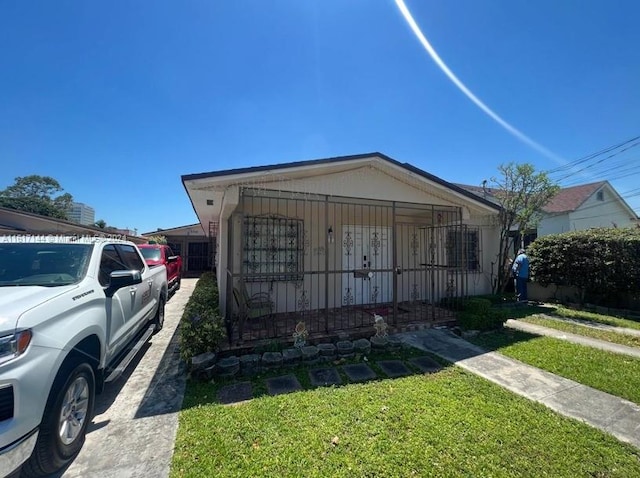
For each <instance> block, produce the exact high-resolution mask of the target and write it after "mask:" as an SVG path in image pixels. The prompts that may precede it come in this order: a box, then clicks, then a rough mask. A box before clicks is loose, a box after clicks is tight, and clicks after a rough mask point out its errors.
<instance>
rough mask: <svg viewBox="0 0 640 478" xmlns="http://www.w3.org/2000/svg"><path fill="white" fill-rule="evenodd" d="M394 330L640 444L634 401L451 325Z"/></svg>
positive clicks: (414, 343)
mask: <svg viewBox="0 0 640 478" xmlns="http://www.w3.org/2000/svg"><path fill="white" fill-rule="evenodd" d="M398 336H399V337H400V338H401V339H402V340H403V341H404V342H406V343H407V344H410V345H412V346H413V347H416V348H419V349H421V350H425V351H428V352H432V353H435V354H436V355H439V356H440V357H442V358H444V359H445V360H447V361H449V362H453V363H455V364H456V365H459V366H460V367H462V368H464V369H465V370H468V371H470V372H472V373H474V374H477V375H479V376H481V377H483V378H485V379H487V380H489V381H491V382H494V383H496V384H498V385H500V386H502V387H504V388H506V389H508V390H510V391H512V392H514V393H517V394H518V395H521V396H523V397H526V398H529V399H531V400H534V401H536V402H540V403H542V404H544V405H546V406H547V407H549V408H551V409H552V410H555V411H556V412H558V413H560V414H562V415H565V416H568V417H571V418H576V419H578V420H581V421H583V422H585V423H588V424H589V425H591V426H593V427H596V428H599V429H600V430H603V431H605V432H607V433H610V434H611V435H613V436H615V437H616V438H618V439H619V440H621V441H624V442H627V443H631V444H632V445H634V446H636V447H637V448H640V406H638V405H636V404H635V403H632V402H630V401H628V400H624V399H622V398H618V397H616V396H613V395H610V394H608V393H605V392H601V391H599V390H595V389H593V388H590V387H587V386H586V385H582V384H580V383H577V382H574V381H572V380H568V379H566V378H563V377H559V376H557V375H554V374H552V373H549V372H546V371H544V370H540V369H538V368H535V367H531V366H530V365H526V364H524V363H522V362H519V361H518V360H515V359H511V358H508V357H505V356H503V355H500V354H499V353H496V352H487V351H485V350H484V349H482V348H480V347H477V346H475V345H473V344H470V343H469V342H467V341H466V340H462V339H461V338H459V337H457V336H456V335H454V334H453V333H451V332H449V331H445V330H435V329H426V330H422V331H417V332H405V333H402V334H399V335H398Z"/></svg>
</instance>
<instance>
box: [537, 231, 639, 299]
mask: <svg viewBox="0 0 640 478" xmlns="http://www.w3.org/2000/svg"><path fill="white" fill-rule="evenodd" d="M528 254H529V258H530V260H531V277H532V279H533V280H535V281H536V282H539V283H540V284H542V285H548V284H557V285H569V286H574V287H577V288H578V290H579V294H580V296H579V297H578V300H579V301H580V302H584V301H585V300H593V301H594V302H596V303H602V300H604V299H608V301H609V302H611V301H612V299H613V302H618V301H620V300H621V298H622V297H625V296H627V297H633V296H634V294H637V284H638V283H639V282H640V229H638V228H626V229H608V228H599V229H590V230H587V231H574V232H567V233H563V234H552V235H549V236H543V237H539V238H538V239H536V240H535V241H534V242H533V244H531V245H530V246H529V250H528ZM607 305H612V306H615V305H616V304H615V303H614V304H611V303H609V304H607Z"/></svg>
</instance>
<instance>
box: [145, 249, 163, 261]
mask: <svg viewBox="0 0 640 478" xmlns="http://www.w3.org/2000/svg"><path fill="white" fill-rule="evenodd" d="M140 252H142V256H143V257H144V258H145V259H146V260H148V261H159V260H160V259H161V258H162V257H161V255H160V249H155V248H154V249H151V248H149V247H140Z"/></svg>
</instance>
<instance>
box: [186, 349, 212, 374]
mask: <svg viewBox="0 0 640 478" xmlns="http://www.w3.org/2000/svg"><path fill="white" fill-rule="evenodd" d="M215 362H216V354H214V353H213V352H205V353H203V354H199V355H195V356H193V357H191V370H193V371H197V370H203V369H205V368H209V367H211V366H212V365H213V364H214V363H215Z"/></svg>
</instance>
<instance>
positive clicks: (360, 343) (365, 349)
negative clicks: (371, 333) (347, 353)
mask: <svg viewBox="0 0 640 478" xmlns="http://www.w3.org/2000/svg"><path fill="white" fill-rule="evenodd" d="M353 347H354V348H355V350H356V352H358V353H361V354H365V355H367V354H369V352H371V342H369V341H368V340H367V339H358V340H356V341H355V342H354V343H353Z"/></svg>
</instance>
